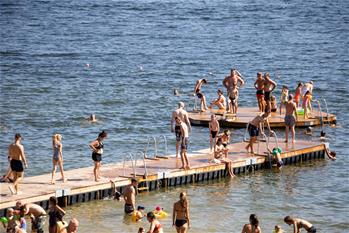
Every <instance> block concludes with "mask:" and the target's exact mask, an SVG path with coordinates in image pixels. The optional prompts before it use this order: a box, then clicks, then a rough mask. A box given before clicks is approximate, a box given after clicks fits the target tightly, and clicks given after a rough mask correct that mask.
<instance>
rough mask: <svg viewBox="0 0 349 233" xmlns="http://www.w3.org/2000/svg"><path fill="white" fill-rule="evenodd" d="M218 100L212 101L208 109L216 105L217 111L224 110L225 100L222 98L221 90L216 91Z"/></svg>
mask: <svg viewBox="0 0 349 233" xmlns="http://www.w3.org/2000/svg"><path fill="white" fill-rule="evenodd" d="M217 95H218V98H217V99H215V100H213V101H212V102H211V105H210V108H212V106H213V105H216V106H217V107H218V108H219V110H226V106H227V105H226V99H225V97H224V96H223V92H222V91H221V90H218V91H217Z"/></svg>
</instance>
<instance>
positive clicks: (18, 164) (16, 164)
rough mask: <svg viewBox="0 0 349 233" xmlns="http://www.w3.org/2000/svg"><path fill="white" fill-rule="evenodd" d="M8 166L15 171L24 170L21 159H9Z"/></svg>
mask: <svg viewBox="0 0 349 233" xmlns="http://www.w3.org/2000/svg"><path fill="white" fill-rule="evenodd" d="M10 167H11V170H12V171H15V172H23V171H24V168H23V163H22V160H17V159H11V162H10Z"/></svg>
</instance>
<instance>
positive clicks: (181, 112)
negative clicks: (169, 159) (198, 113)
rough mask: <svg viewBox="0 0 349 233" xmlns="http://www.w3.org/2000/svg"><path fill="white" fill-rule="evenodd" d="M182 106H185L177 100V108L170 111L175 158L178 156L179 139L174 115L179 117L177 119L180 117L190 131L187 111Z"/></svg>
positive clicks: (179, 133) (178, 127) (179, 131)
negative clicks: (174, 137) (174, 140)
mask: <svg viewBox="0 0 349 233" xmlns="http://www.w3.org/2000/svg"><path fill="white" fill-rule="evenodd" d="M184 107H185V105H184V103H183V102H179V103H178V108H177V109H176V110H175V111H173V112H172V118H171V132H175V134H176V158H178V152H179V144H180V140H181V130H180V125H178V124H177V123H176V117H179V119H181V121H182V122H185V124H186V125H187V127H188V129H189V131H191V125H190V121H189V117H188V113H187V111H185V109H184Z"/></svg>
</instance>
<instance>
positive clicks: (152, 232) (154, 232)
mask: <svg viewBox="0 0 349 233" xmlns="http://www.w3.org/2000/svg"><path fill="white" fill-rule="evenodd" d="M147 220H148V222H150V227H149V231H147V233H163V232H164V230H163V228H162V226H161V223H160V222H159V221H158V220H157V219H156V217H155V215H154V213H153V212H148V214H147Z"/></svg>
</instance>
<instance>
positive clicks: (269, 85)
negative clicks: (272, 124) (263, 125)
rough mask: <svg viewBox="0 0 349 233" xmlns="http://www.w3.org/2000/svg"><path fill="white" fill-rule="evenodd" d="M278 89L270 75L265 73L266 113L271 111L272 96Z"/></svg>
mask: <svg viewBox="0 0 349 233" xmlns="http://www.w3.org/2000/svg"><path fill="white" fill-rule="evenodd" d="M275 88H276V83H275V82H274V81H273V80H271V78H270V74H269V73H265V74H264V100H265V108H264V111H265V112H270V111H271V103H270V98H271V95H272V91H273V90H274V89H275Z"/></svg>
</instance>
